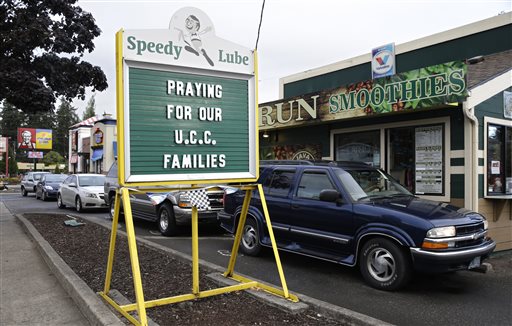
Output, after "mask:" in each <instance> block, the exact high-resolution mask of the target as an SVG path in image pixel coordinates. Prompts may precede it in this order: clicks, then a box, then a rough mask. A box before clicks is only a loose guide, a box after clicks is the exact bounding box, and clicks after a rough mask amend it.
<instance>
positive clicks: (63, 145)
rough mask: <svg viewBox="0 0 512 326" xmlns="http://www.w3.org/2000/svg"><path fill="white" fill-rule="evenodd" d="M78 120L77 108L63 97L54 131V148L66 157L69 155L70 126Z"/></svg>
mask: <svg viewBox="0 0 512 326" xmlns="http://www.w3.org/2000/svg"><path fill="white" fill-rule="evenodd" d="M78 122H79V119H78V115H77V114H76V108H74V107H73V106H71V103H69V102H68V101H67V100H66V99H63V98H61V103H60V105H59V107H58V108H57V118H56V125H55V131H54V132H53V139H54V146H53V150H54V151H56V152H57V153H59V154H60V155H62V156H64V157H67V156H68V145H69V128H70V127H71V126H73V125H74V124H76V123H78Z"/></svg>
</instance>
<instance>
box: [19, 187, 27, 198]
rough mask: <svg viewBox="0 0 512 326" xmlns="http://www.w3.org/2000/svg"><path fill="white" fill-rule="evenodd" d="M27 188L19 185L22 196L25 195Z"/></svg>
mask: <svg viewBox="0 0 512 326" xmlns="http://www.w3.org/2000/svg"><path fill="white" fill-rule="evenodd" d="M27 194H28V192H27V190H25V187H21V195H22V196H24V197H27Z"/></svg>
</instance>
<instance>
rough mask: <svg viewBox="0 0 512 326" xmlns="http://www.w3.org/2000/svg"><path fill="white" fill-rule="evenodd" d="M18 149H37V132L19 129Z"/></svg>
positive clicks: (32, 129) (29, 129) (31, 129)
mask: <svg viewBox="0 0 512 326" xmlns="http://www.w3.org/2000/svg"><path fill="white" fill-rule="evenodd" d="M17 147H18V149H36V130H35V129H34V128H18V146H17Z"/></svg>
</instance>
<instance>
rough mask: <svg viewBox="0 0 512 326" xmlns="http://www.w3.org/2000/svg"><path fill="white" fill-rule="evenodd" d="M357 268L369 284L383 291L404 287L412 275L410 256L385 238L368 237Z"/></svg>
mask: <svg viewBox="0 0 512 326" xmlns="http://www.w3.org/2000/svg"><path fill="white" fill-rule="evenodd" d="M359 269H360V270H361V274H362V275H363V278H364V279H365V281H366V282H367V283H368V284H369V285H371V286H372V287H374V288H376V289H379V290H384V291H394V290H398V289H400V288H402V287H404V286H405V285H406V284H407V283H408V282H409V280H410V279H411V276H412V269H411V259H410V257H408V256H407V255H406V253H405V251H404V250H403V249H402V248H400V246H399V245H397V244H396V243H395V242H393V241H391V240H388V239H385V238H374V239H370V240H369V241H368V242H366V243H365V244H364V245H363V247H362V249H361V253H360V255H359Z"/></svg>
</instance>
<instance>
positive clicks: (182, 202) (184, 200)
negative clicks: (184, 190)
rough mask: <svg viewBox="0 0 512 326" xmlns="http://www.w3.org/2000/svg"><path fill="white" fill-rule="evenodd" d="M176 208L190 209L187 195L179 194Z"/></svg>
mask: <svg viewBox="0 0 512 326" xmlns="http://www.w3.org/2000/svg"><path fill="white" fill-rule="evenodd" d="M178 206H179V207H181V208H191V207H192V205H191V204H190V197H189V196H188V195H187V194H181V195H180V196H179V197H178Z"/></svg>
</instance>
